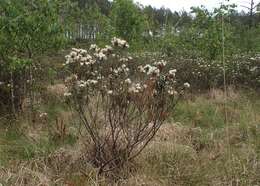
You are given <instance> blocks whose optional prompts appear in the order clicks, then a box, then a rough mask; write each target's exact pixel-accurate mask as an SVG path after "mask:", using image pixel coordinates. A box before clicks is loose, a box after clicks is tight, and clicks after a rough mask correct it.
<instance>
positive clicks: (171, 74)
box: [169, 69, 177, 78]
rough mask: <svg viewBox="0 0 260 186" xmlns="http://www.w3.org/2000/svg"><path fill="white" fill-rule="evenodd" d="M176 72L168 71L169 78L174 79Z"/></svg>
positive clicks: (174, 70) (173, 70)
mask: <svg viewBox="0 0 260 186" xmlns="http://www.w3.org/2000/svg"><path fill="white" fill-rule="evenodd" d="M176 72H177V70H176V69H172V70H169V76H170V77H171V78H174V77H175V76H176Z"/></svg>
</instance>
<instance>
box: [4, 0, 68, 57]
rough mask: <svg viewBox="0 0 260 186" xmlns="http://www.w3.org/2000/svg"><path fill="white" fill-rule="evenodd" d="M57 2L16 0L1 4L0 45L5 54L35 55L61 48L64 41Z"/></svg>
mask: <svg viewBox="0 0 260 186" xmlns="http://www.w3.org/2000/svg"><path fill="white" fill-rule="evenodd" d="M55 3H56V2H55V1H48V0H35V1H30V2H28V1H26V0H21V1H15V0H11V1H9V0H4V1H1V3H0V5H1V6H0V7H1V8H0V11H1V12H3V16H1V18H0V28H1V29H0V35H1V37H0V46H1V48H0V49H1V50H0V51H1V55H2V56H19V55H26V56H27V57H29V58H31V57H32V56H33V55H34V54H37V53H42V52H44V51H46V50H49V49H53V48H59V47H60V44H61V43H62V41H63V34H62V28H61V25H60V23H59V17H58V14H57V11H58V10H57V7H56V4H55Z"/></svg>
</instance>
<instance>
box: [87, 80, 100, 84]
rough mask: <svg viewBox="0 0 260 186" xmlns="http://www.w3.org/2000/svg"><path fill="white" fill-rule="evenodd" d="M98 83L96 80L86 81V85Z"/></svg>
mask: <svg viewBox="0 0 260 186" xmlns="http://www.w3.org/2000/svg"><path fill="white" fill-rule="evenodd" d="M97 83H98V81H97V80H93V79H89V80H87V85H96V84H97Z"/></svg>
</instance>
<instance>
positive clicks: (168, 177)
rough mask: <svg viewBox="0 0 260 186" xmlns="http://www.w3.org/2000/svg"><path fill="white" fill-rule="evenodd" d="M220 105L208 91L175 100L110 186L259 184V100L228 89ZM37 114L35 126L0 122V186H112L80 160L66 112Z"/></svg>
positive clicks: (79, 143)
mask: <svg viewBox="0 0 260 186" xmlns="http://www.w3.org/2000/svg"><path fill="white" fill-rule="evenodd" d="M223 100H224V94H223V92H222V91H221V90H211V91H210V92H208V93H205V94H201V95H196V96H195V95H191V96H189V98H188V99H187V100H185V101H182V102H180V103H179V105H178V107H177V109H176V111H175V112H174V113H173V118H174V120H173V119H172V120H169V121H167V123H166V124H165V125H164V126H163V127H162V128H161V129H160V131H159V133H158V135H157V136H156V138H155V139H154V141H153V142H152V143H151V144H150V145H149V146H148V148H147V149H146V150H145V151H144V152H143V153H142V155H141V156H140V157H138V159H137V160H136V161H135V162H134V163H133V164H131V165H130V167H134V169H133V168H131V169H129V170H125V171H124V172H122V175H121V177H122V178H121V179H119V181H118V182H117V183H115V185H116V184H117V185H259V184H260V164H259V163H260V157H259V155H260V127H259V126H260V95H257V94H256V93H254V94H248V92H243V91H239V92H238V91H234V90H232V89H229V92H228V98H227V104H226V105H225V104H224V101H223ZM44 109H45V110H46V111H47V113H48V121H47V120H41V119H39V121H37V123H36V124H34V125H28V123H26V120H24V121H23V122H9V123H6V122H4V120H2V122H4V123H2V124H1V128H0V183H2V184H3V185H39V184H40V185H75V186H76V185H77V186H78V185H97V184H100V185H108V184H111V185H113V183H111V180H108V179H105V178H102V177H101V178H100V177H99V178H97V175H96V172H97V170H95V169H94V168H93V167H92V166H91V165H89V164H88V163H87V161H85V160H84V156H83V154H84V151H85V150H87V149H86V147H85V145H84V139H83V138H82V137H80V135H78V127H77V121H75V120H72V118H73V116H71V113H69V111H68V110H66V109H65V108H64V107H63V106H62V104H57V103H54V104H53V103H49V105H47V106H45V108H44ZM226 114H227V117H225V115H226ZM225 118H226V119H225ZM225 120H226V121H225ZM61 121H62V122H61ZM61 125H64V126H65V128H66V132H64V133H62V132H61V130H60V129H59V127H61ZM123 178H124V179H123Z"/></svg>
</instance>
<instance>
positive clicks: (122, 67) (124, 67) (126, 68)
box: [110, 64, 130, 75]
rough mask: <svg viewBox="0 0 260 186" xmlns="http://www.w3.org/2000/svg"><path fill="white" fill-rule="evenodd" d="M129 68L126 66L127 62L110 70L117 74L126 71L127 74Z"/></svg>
mask: <svg viewBox="0 0 260 186" xmlns="http://www.w3.org/2000/svg"><path fill="white" fill-rule="evenodd" d="M129 70H130V69H129V68H128V67H127V66H126V64H122V65H121V66H120V67H118V68H115V69H113V68H110V71H111V72H112V73H113V74H115V75H118V74H121V73H125V74H126V75H127V74H128V73H129Z"/></svg>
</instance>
